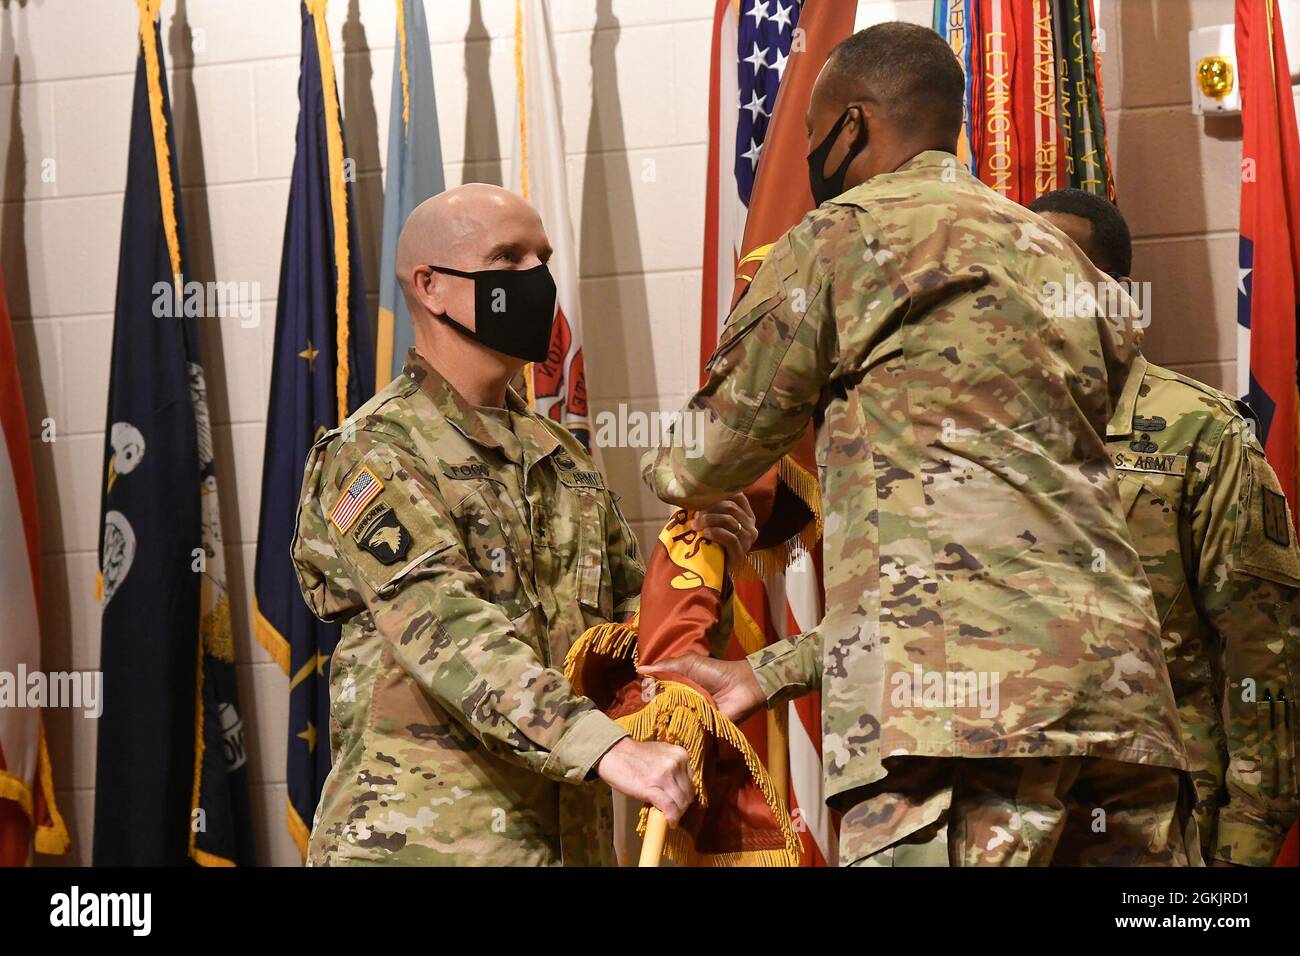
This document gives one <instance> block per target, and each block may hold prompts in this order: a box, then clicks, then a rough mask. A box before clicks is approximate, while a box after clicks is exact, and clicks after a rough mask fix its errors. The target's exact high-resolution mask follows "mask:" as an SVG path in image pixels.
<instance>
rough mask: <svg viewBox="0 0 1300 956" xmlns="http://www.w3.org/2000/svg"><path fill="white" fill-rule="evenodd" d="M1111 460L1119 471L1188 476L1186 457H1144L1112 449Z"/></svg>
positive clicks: (1135, 453)
mask: <svg viewBox="0 0 1300 956" xmlns="http://www.w3.org/2000/svg"><path fill="white" fill-rule="evenodd" d="M1110 460H1111V462H1112V463H1113V464H1114V465H1115V468H1116V470H1118V471H1140V472H1144V473H1146V474H1152V475H1185V474H1187V456H1186V455H1143V454H1138V453H1137V452H1131V451H1117V450H1115V449H1111V452H1110Z"/></svg>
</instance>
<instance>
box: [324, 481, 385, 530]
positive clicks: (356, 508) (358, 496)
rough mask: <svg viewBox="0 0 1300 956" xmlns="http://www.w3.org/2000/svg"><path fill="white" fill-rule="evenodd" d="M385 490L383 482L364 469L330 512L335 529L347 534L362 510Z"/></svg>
mask: <svg viewBox="0 0 1300 956" xmlns="http://www.w3.org/2000/svg"><path fill="white" fill-rule="evenodd" d="M383 489H384V485H383V482H381V481H380V480H379V479H378V478H376V477H375V475H374V472H372V471H371V470H370V469H369V468H362V469H361V474H359V475H357V476H356V477H355V478H353V479H352V481H351V482H350V483H349V484H348V487H347V490H346V491H344V492H343V495H342V496H341V497H340V498H339V500H338V502H337V503H336V504H335V505H334V510H333V511H331V512H330V521H333V522H334V527H336V528H338V529H339V531H340V533H344V532H346V531H347V530H348V528H350V527H352V522H354V521H356V520H357V515H359V514H361V509H362V508H364V507H365V506H366V505H368V504H370V502H371V501H373V500H374V497H375V495H377V494H379V492H381V491H383Z"/></svg>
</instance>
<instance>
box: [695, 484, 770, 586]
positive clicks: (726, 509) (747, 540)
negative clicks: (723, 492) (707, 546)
mask: <svg viewBox="0 0 1300 956" xmlns="http://www.w3.org/2000/svg"><path fill="white" fill-rule="evenodd" d="M695 530H696V531H698V532H699V533H700V534H701V535H702V536H704V537H705V538H706V539H708V540H709V541H712V542H713V543H714V544H716V545H719V546H720V547H721V548H722V550H723V551H725V552H726V554H727V567H728V568H729V569H731V570H733V571H734V570H735V569H736V568H738V567H739V566H740V564H741V562H743V561H744V560H745V555H747V554H749V549H750V548H752V547H753V546H754V542H755V541H757V540H758V525H757V522H756V521H755V519H754V509H753V508H751V507H750V506H749V499H748V498H746V497H745V495H744V493H743V492H739V493H737V494H734V495H731V496H730V497H727V498H723V499H722V500H721V501H719V502H717V503H716V504H712V505H710V506H709V507H707V508H701V509H700V510H699V511H697V512H695Z"/></svg>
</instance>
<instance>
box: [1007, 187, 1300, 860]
mask: <svg viewBox="0 0 1300 956" xmlns="http://www.w3.org/2000/svg"><path fill="white" fill-rule="evenodd" d="M1029 208H1030V209H1032V210H1034V211H1035V212H1037V213H1039V214H1040V215H1041V216H1042V217H1043V218H1044V219H1046V220H1047V221H1048V222H1050V223H1051V224H1052V225H1054V226H1056V227H1057V228H1058V229H1060V230H1061V231H1062V232H1064V233H1065V234H1066V235H1067V236H1069V237H1070V238H1071V239H1073V240H1074V242H1075V243H1076V244H1077V245H1078V246H1079V248H1080V249H1081V250H1083V252H1084V253H1085V254H1086V255H1087V256H1088V258H1090V259H1091V260H1092V261H1093V263H1094V264H1095V265H1096V266H1097V267H1098V268H1099V269H1101V270H1103V271H1104V272H1106V273H1107V274H1109V275H1110V276H1112V277H1113V278H1115V279H1117V280H1119V281H1120V282H1121V283H1127V282H1129V281H1130V280H1129V275H1130V272H1131V270H1132V263H1133V246H1132V239H1131V237H1130V235H1129V229H1128V224H1127V223H1126V222H1125V221H1124V216H1123V214H1122V213H1121V212H1120V211H1119V209H1118V208H1117V207H1116V206H1115V205H1114V204H1113V203H1111V202H1109V201H1107V200H1106V199H1103V198H1102V197H1100V196H1094V195H1092V194H1091V193H1086V192H1082V191H1080V190H1077V189H1060V190H1057V191H1055V192H1051V193H1048V194H1047V195H1045V196H1042V197H1040V198H1039V199H1037V200H1035V201H1034V202H1033V203H1031V204H1030V206H1029ZM1148 308H1149V303H1148ZM1106 438H1107V445H1108V447H1109V449H1110V456H1111V460H1112V461H1113V462H1114V463H1115V468H1116V470H1117V472H1118V473H1119V486H1120V499H1121V501H1122V503H1123V505H1124V509H1125V514H1126V517H1127V519H1128V526H1129V530H1130V531H1131V532H1132V533H1133V543H1134V545H1135V546H1136V547H1137V550H1138V554H1140V555H1141V556H1142V564H1143V566H1144V567H1145V568H1146V573H1147V580H1148V581H1150V583H1151V590H1152V592H1153V593H1154V595H1155V601H1156V614H1157V615H1158V617H1159V618H1160V623H1161V632H1162V637H1163V643H1164V648H1165V659H1166V661H1167V663H1168V665H1169V677H1170V680H1171V682H1172V684H1173V690H1174V699H1175V701H1176V702H1177V704H1178V712H1179V716H1180V717H1181V718H1182V722H1183V739H1184V741H1185V743H1186V744H1187V753H1188V757H1189V759H1190V761H1191V770H1192V781H1193V783H1194V784H1195V786H1196V797H1197V801H1196V822H1197V828H1198V830H1199V831H1200V837H1201V847H1202V850H1203V852H1204V855H1205V858H1206V860H1213V861H1214V863H1216V864H1219V863H1236V864H1243V865H1253V866H1269V865H1271V864H1272V863H1273V861H1274V859H1276V858H1277V854H1278V850H1279V849H1280V847H1281V845H1282V841H1283V839H1284V838H1285V837H1286V833H1287V830H1288V829H1290V826H1291V824H1292V823H1294V822H1295V819H1296V813H1297V800H1296V773H1295V741H1294V736H1293V735H1294V733H1295V726H1296V710H1295V699H1296V690H1295V674H1296V671H1297V670H1300V550H1297V547H1296V541H1295V533H1294V531H1293V526H1292V522H1291V515H1290V513H1289V512H1288V509H1287V503H1286V498H1285V496H1284V495H1283V493H1282V487H1281V484H1280V483H1279V482H1278V479H1277V475H1276V474H1274V472H1273V469H1272V467H1271V466H1270V465H1269V463H1268V461H1267V460H1266V459H1265V458H1264V450H1263V448H1261V447H1260V444H1259V441H1258V439H1257V437H1256V434H1255V428H1254V418H1253V415H1252V413H1251V411H1250V409H1249V407H1248V406H1247V405H1246V404H1245V403H1244V402H1239V401H1236V400H1234V399H1232V398H1230V397H1228V396H1227V395H1225V394H1223V393H1222V392H1220V391H1218V390H1217V389H1213V388H1210V387H1209V386H1208V385H1203V384H1201V383H1200V382H1197V381H1194V380H1193V379H1189V378H1186V377H1185V376H1182V375H1179V374H1178V373H1177V372H1171V371H1169V370H1168V369H1164V368H1161V367H1159V366H1158V365H1153V364H1151V363H1150V362H1148V361H1146V360H1145V359H1144V358H1141V357H1139V358H1138V359H1137V360H1136V361H1135V362H1134V364H1133V370H1132V371H1131V372H1130V373H1129V378H1128V381H1127V382H1126V383H1125V386H1124V391H1123V394H1122V396H1121V398H1120V402H1119V405H1118V406H1117V407H1116V409H1115V414H1114V416H1113V417H1112V418H1111V421H1110V424H1109V425H1108V426H1107V431H1106Z"/></svg>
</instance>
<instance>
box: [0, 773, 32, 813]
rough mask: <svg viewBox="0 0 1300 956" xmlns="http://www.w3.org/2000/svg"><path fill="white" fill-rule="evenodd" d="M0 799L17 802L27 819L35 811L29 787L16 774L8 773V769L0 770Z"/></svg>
mask: <svg viewBox="0 0 1300 956" xmlns="http://www.w3.org/2000/svg"><path fill="white" fill-rule="evenodd" d="M0 800H12V801H13V802H14V803H16V804H18V806H20V807H21V808H22V811H23V813H25V814H27V819H29V820H30V819H32V817H33V816H34V815H35V813H36V810H35V808H34V807H33V806H32V789H31V787H30V786H28V784H27V781H26V780H21V779H19V777H18V775H17V774H14V773H10V772H9V771H8V770H0Z"/></svg>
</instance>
